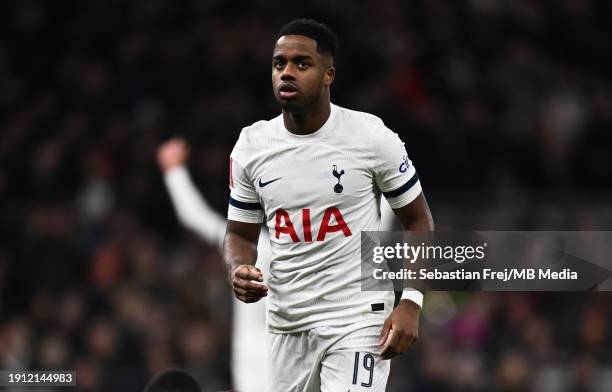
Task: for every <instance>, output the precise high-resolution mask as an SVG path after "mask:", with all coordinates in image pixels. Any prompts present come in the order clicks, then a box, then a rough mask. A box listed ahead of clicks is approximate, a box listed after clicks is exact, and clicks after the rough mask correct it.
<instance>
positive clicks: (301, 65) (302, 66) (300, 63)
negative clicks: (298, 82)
mask: <svg viewBox="0 0 612 392" xmlns="http://www.w3.org/2000/svg"><path fill="white" fill-rule="evenodd" d="M297 66H298V68H299V69H302V70H303V69H306V68H308V63H306V62H305V61H300V62H299V63H298V65H297Z"/></svg>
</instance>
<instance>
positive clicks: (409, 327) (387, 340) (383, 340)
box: [380, 299, 421, 359]
mask: <svg viewBox="0 0 612 392" xmlns="http://www.w3.org/2000/svg"><path fill="white" fill-rule="evenodd" d="M420 313H421V308H420V307H419V305H417V304H415V303H414V302H412V301H410V300H407V299H403V300H401V301H400V303H399V305H397V307H396V308H395V309H394V310H393V312H391V314H390V315H389V317H387V319H386V320H385V324H384V325H383V329H382V331H381V333H380V345H381V346H383V349H382V352H381V353H380V356H381V357H382V359H391V358H392V357H394V356H396V355H399V354H402V353H405V352H406V351H408V349H409V348H410V347H411V346H412V345H413V344H414V342H416V340H417V338H418V337H419V315H420Z"/></svg>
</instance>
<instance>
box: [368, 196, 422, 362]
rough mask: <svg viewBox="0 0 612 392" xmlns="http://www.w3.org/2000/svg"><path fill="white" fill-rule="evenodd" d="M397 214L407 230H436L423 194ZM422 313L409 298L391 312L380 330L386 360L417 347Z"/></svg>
mask: <svg viewBox="0 0 612 392" xmlns="http://www.w3.org/2000/svg"><path fill="white" fill-rule="evenodd" d="M394 212H395V215H396V216H397V217H398V219H399V220H400V221H401V223H402V225H403V227H404V230H406V231H427V230H429V231H431V230H434V223H433V218H432V217H431V212H430V211H429V206H428V204H427V200H426V199H425V196H424V195H423V193H421V194H420V195H419V196H417V197H416V199H414V200H413V201H412V202H411V203H409V204H408V205H406V206H404V207H401V208H398V209H396V210H394ZM420 312H421V308H420V306H419V305H417V304H415V303H414V302H412V301H410V300H408V299H402V300H401V301H400V302H399V304H398V305H397V307H396V308H395V309H394V310H393V312H391V314H390V315H389V317H388V318H387V319H386V320H385V324H384V325H383V329H382V331H381V339H380V344H381V345H382V346H383V350H382V352H381V357H382V358H383V359H390V358H392V357H394V356H396V355H399V354H402V353H404V352H406V351H408V349H409V348H410V347H411V346H412V345H413V344H414V342H415V341H416V340H417V338H418V336H419V315H420Z"/></svg>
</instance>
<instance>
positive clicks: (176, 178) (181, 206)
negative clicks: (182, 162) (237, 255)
mask: <svg viewBox="0 0 612 392" xmlns="http://www.w3.org/2000/svg"><path fill="white" fill-rule="evenodd" d="M164 182H165V183H166V188H168V192H169V193H170V198H171V199H172V205H174V209H175V210H176V214H177V215H178V218H179V221H180V222H181V223H182V224H183V225H185V226H186V227H188V228H189V229H191V230H193V231H195V232H196V233H198V234H199V235H200V236H201V237H202V238H203V239H204V240H206V242H208V243H210V244H213V245H215V246H217V248H219V249H221V247H222V246H223V238H224V237H225V220H224V219H223V217H222V216H221V215H219V214H218V213H217V212H215V211H214V210H213V209H212V208H210V206H209V205H208V203H207V202H206V200H204V198H202V196H200V194H199V193H198V190H197V189H196V187H195V186H194V184H193V181H191V178H190V177H189V173H188V172H187V170H186V169H185V167H184V166H177V167H174V168H172V169H170V170H168V171H166V172H165V174H164Z"/></svg>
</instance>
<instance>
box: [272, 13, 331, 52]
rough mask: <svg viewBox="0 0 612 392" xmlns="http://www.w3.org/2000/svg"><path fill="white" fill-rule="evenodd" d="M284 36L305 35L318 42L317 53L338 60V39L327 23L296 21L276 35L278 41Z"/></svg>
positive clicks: (285, 26) (310, 20)
mask: <svg viewBox="0 0 612 392" xmlns="http://www.w3.org/2000/svg"><path fill="white" fill-rule="evenodd" d="M283 35H303V36H305V37H308V38H310V39H313V40H315V41H316V42H317V52H319V53H321V54H326V55H329V56H331V58H332V59H334V60H335V59H336V52H337V51H338V37H336V33H334V31H333V30H332V29H330V28H329V27H328V26H327V25H326V24H325V23H321V22H318V21H316V20H314V19H295V20H292V21H291V22H289V23H287V24H286V25H284V26H283V27H282V28H281V29H280V31H279V32H278V34H277V35H276V41H278V39H279V38H280V37H282V36H283Z"/></svg>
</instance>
